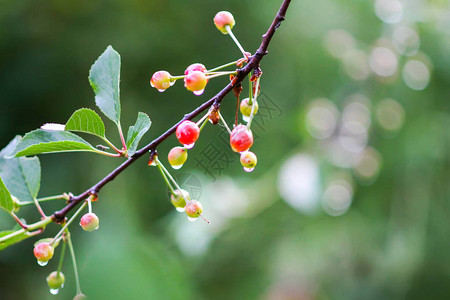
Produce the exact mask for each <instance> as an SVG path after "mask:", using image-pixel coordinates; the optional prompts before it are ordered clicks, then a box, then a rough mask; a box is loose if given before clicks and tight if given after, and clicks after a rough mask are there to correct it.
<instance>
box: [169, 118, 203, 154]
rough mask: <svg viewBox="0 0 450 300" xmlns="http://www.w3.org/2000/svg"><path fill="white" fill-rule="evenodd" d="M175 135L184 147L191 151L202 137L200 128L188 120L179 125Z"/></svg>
mask: <svg viewBox="0 0 450 300" xmlns="http://www.w3.org/2000/svg"><path fill="white" fill-rule="evenodd" d="M175 135H176V136H177V139H178V140H179V141H180V143H181V144H182V145H184V146H185V147H186V148H188V149H190V148H192V147H193V146H194V143H195V141H196V140H197V139H198V136H199V135H200V128H199V127H198V126H197V124H196V123H194V122H192V121H189V120H186V121H183V122H182V123H181V124H180V125H178V127H177V131H176V132H175Z"/></svg>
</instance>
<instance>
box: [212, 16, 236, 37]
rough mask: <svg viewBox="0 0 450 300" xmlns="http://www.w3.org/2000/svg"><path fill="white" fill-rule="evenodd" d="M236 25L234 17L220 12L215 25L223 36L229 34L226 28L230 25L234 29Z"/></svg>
mask: <svg viewBox="0 0 450 300" xmlns="http://www.w3.org/2000/svg"><path fill="white" fill-rule="evenodd" d="M235 23H236V22H235V21H234V17H233V15H232V14H231V13H230V12H228V11H220V12H218V13H217V14H216V16H215V17H214V24H215V25H216V27H217V29H219V30H220V32H222V33H223V34H228V32H227V30H226V28H225V26H227V25H228V26H230V29H232V28H233V27H234V24H235Z"/></svg>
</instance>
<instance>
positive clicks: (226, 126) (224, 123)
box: [219, 112, 231, 135]
mask: <svg viewBox="0 0 450 300" xmlns="http://www.w3.org/2000/svg"><path fill="white" fill-rule="evenodd" d="M219 118H220V120H222V123H223V125H224V126H225V128H226V129H227V131H228V133H229V134H230V135H231V130H230V127H228V124H227V122H226V121H225V119H224V118H223V117H222V114H221V113H220V112H219Z"/></svg>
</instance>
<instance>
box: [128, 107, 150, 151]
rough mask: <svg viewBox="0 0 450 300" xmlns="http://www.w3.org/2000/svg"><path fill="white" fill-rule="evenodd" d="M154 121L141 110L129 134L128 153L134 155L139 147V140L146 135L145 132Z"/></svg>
mask: <svg viewBox="0 0 450 300" xmlns="http://www.w3.org/2000/svg"><path fill="white" fill-rule="evenodd" d="M151 125H152V121H150V118H149V117H148V115H147V114H145V113H142V112H140V113H139V114H138V118H137V120H136V124H134V126H130V129H128V135H127V149H128V155H130V156H132V155H133V154H134V153H135V152H136V149H137V146H138V144H139V141H140V140H141V138H142V137H143V136H144V134H145V133H146V132H147V131H148V130H149V129H150V126H151Z"/></svg>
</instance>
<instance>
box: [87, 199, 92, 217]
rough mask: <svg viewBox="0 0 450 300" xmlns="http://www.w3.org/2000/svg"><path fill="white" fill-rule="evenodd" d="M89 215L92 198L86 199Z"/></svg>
mask: <svg viewBox="0 0 450 300" xmlns="http://www.w3.org/2000/svg"><path fill="white" fill-rule="evenodd" d="M87 203H88V210H89V213H92V198H91V197H89V198H88V199H87Z"/></svg>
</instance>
